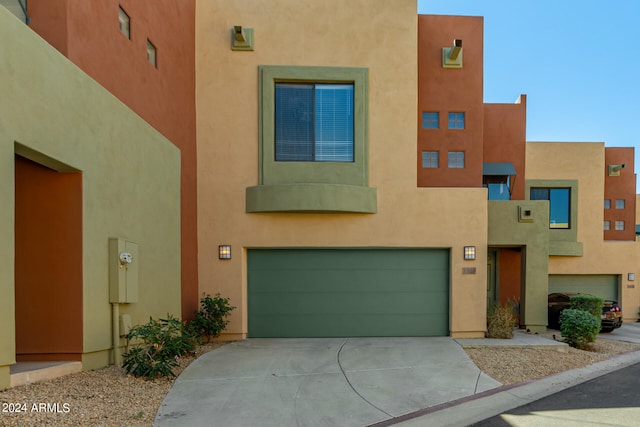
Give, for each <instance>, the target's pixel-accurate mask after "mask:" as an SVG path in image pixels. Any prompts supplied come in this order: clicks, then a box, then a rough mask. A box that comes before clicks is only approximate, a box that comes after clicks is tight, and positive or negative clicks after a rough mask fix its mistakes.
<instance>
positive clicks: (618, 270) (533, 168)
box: [527, 142, 640, 320]
mask: <svg viewBox="0 0 640 427" xmlns="http://www.w3.org/2000/svg"><path fill="white" fill-rule="evenodd" d="M604 159H605V150H604V143H600V142H593V143H578V142H560V143H558V142H554V143H550V142H528V143H527V179H574V180H578V186H579V190H578V192H579V196H578V197H579V198H578V241H579V242H582V243H583V247H584V255H583V256H580V257H564V256H552V257H550V258H549V274H616V275H620V276H621V283H620V289H619V291H620V295H621V298H620V299H621V302H622V309H623V312H624V315H625V319H627V320H635V319H637V317H638V310H639V308H640V286H637V285H636V284H635V282H629V281H628V280H627V273H635V275H636V277H639V271H640V269H639V267H638V266H639V265H640V264H639V261H640V250H639V247H638V245H637V244H636V242H632V241H627V242H623V241H605V240H604V238H603V218H604V208H603V200H604V163H605V161H604Z"/></svg>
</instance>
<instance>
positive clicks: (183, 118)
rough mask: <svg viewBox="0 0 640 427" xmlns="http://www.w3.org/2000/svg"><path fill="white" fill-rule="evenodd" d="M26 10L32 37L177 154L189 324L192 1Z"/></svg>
mask: <svg viewBox="0 0 640 427" xmlns="http://www.w3.org/2000/svg"><path fill="white" fill-rule="evenodd" d="M13 2H15V3H17V0H13ZM26 5H27V6H28V7H27V11H28V14H29V15H28V16H29V27H30V28H31V29H32V30H34V31H35V32H36V33H38V34H39V35H40V36H41V37H42V38H44V39H45V40H46V41H48V42H49V43H50V44H51V45H52V46H53V47H55V48H56V49H57V50H58V51H60V53H62V54H63V55H64V56H66V57H67V58H68V59H69V60H71V61H72V62H73V63H74V64H76V65H77V66H78V67H80V68H81V69H82V70H83V71H84V72H85V73H87V74H88V75H89V76H90V77H91V78H92V79H94V80H95V81H97V82H98V83H99V84H100V85H101V86H103V87H104V88H105V89H107V90H108V91H109V92H111V93H112V94H114V95H115V96H116V97H117V98H118V99H120V100H121V101H122V102H123V103H125V104H126V105H127V106H128V107H129V108H131V109H132V110H133V111H134V112H135V113H136V114H138V115H139V116H140V117H141V118H142V119H144V120H145V121H146V122H148V123H149V124H150V125H151V126H153V127H154V128H155V129H156V130H158V131H159V132H160V133H161V134H163V135H164V136H165V137H166V138H167V139H169V140H170V141H171V142H173V144H174V145H175V146H176V147H178V148H179V149H180V156H181V157H180V158H181V187H180V197H181V205H180V212H181V221H180V230H181V242H182V243H181V260H182V264H181V283H182V313H183V315H184V316H185V318H191V316H192V313H193V311H194V310H196V309H198V264H197V258H198V256H197V255H198V246H197V230H196V226H197V186H196V183H197V180H196V123H195V117H196V116H195V95H196V92H195V59H196V57H195V45H194V42H195V0H163V1H161V2H151V1H139V0H99V1H95V0H93V1H85V0H62V1H51V0H29V1H28V2H26ZM14 9H16V10H19V8H14Z"/></svg>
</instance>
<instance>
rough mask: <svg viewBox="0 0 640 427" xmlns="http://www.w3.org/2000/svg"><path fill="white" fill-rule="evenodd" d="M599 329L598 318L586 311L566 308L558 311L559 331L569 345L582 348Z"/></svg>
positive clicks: (592, 338)
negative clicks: (560, 311)
mask: <svg viewBox="0 0 640 427" xmlns="http://www.w3.org/2000/svg"><path fill="white" fill-rule="evenodd" d="M599 331H600V319H599V318H596V317H594V316H592V315H591V313H589V312H588V311H584V310H575V309H572V308H567V309H564V310H562V313H560V332H561V333H562V336H563V337H564V342H566V343H567V344H569V345H570V346H571V347H575V348H579V349H584V348H585V347H586V346H587V344H588V343H590V342H594V341H595V339H596V336H597V335H598V332H599Z"/></svg>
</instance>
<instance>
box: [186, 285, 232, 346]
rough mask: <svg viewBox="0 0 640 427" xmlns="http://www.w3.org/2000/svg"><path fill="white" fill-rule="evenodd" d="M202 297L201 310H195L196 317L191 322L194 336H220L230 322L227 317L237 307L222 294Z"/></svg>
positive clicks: (208, 338)
mask: <svg viewBox="0 0 640 427" xmlns="http://www.w3.org/2000/svg"><path fill="white" fill-rule="evenodd" d="M203 295H204V296H203V297H202V298H201V299H200V310H198V311H196V312H194V315H195V317H194V319H193V320H192V321H191V322H189V329H190V331H191V334H192V335H194V336H198V337H202V336H205V337H207V342H209V341H211V338H217V337H218V336H220V332H222V331H223V330H224V328H226V327H227V325H228V324H229V321H228V320H227V317H228V316H229V313H230V312H231V311H232V310H233V309H234V308H235V307H232V306H231V305H229V298H223V297H221V296H220V294H219V293H218V294H216V295H215V296H214V297H212V296H211V295H208V294H203Z"/></svg>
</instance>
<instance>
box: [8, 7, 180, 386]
mask: <svg viewBox="0 0 640 427" xmlns="http://www.w3.org/2000/svg"><path fill="white" fill-rule="evenodd" d="M0 39H2V40H3V46H2V49H1V50H0V93H2V97H1V98H0V182H2V183H3V185H2V186H0V199H2V201H3V203H2V208H1V209H0V235H2V236H3V245H2V246H0V325H2V326H1V327H0V389H3V388H6V387H9V386H10V384H11V382H10V369H11V366H14V365H15V363H16V361H33V360H40V361H52V360H53V361H59V360H67V361H68V360H71V361H76V362H81V364H82V368H83V369H94V368H98V367H101V366H105V365H107V364H109V363H113V357H114V351H113V350H114V344H115V346H116V348H120V346H121V345H122V344H123V343H124V340H122V338H121V336H122V335H123V334H124V332H125V331H124V329H120V325H119V320H121V319H122V320H123V321H124V322H123V323H124V325H123V326H126V325H127V323H128V320H130V323H132V324H139V323H144V322H146V321H147V320H148V319H149V316H154V317H159V316H165V315H166V314H167V313H176V314H177V315H179V313H180V152H179V150H178V149H177V148H176V147H175V146H174V145H173V144H172V143H171V142H170V141H169V140H168V139H167V138H165V137H164V136H162V135H161V134H160V133H159V132H158V131H156V130H155V129H153V128H152V127H151V126H149V124H148V123H146V122H145V121H144V120H142V119H141V118H140V117H139V116H138V115H136V114H135V113H133V112H132V111H131V110H130V109H129V108H127V107H126V106H125V105H124V104H123V103H121V102H120V101H118V100H117V99H116V98H114V97H113V95H112V94H111V93H109V92H108V91H107V90H105V89H104V88H103V87H101V86H100V85H98V84H97V83H96V82H95V81H94V80H92V79H91V78H89V77H88V76H87V75H86V74H85V73H83V72H82V71H81V70H79V69H78V67H76V66H75V65H73V64H72V63H71V62H69V61H68V60H67V59H66V58H65V57H64V56H62V55H61V54H60V53H59V52H57V51H56V50H54V49H52V48H51V46H50V45H49V44H47V43H46V42H45V41H44V40H43V39H41V38H40V37H39V36H38V35H37V34H35V33H34V32H33V31H32V30H30V29H29V28H28V27H27V26H25V24H24V23H22V22H20V21H19V20H18V19H16V17H15V16H13V15H11V14H10V13H9V12H8V11H7V10H6V9H5V8H3V7H0ZM112 238H116V239H120V241H119V242H120V247H118V246H116V245H114V246H113V247H111V248H110V242H111V239H112ZM115 242H118V240H116V241H115ZM119 252H128V253H131V254H133V260H132V262H131V264H126V262H125V263H122V264H121V263H120V262H119V260H118V258H119ZM120 266H121V267H120ZM110 269H111V270H112V271H111V273H110ZM110 282H111V284H110ZM114 320H115V321H114ZM114 341H115V342H114Z"/></svg>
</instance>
